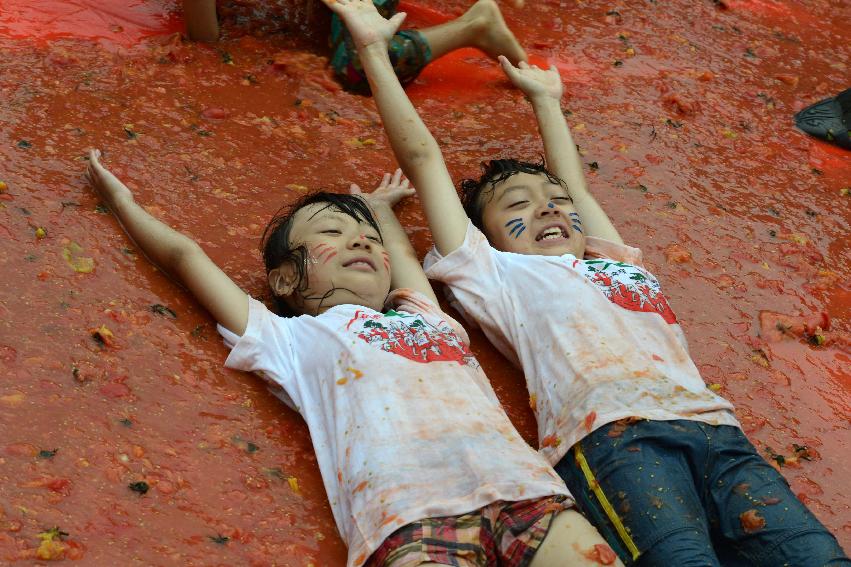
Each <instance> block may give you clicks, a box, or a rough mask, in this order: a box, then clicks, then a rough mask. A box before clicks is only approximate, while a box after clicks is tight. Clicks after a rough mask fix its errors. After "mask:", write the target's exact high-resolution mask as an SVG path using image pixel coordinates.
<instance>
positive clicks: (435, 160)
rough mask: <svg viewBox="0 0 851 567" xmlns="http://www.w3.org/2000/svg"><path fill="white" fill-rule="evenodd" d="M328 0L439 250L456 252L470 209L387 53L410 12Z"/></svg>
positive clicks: (363, 1) (366, 0)
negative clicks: (384, 13) (387, 12)
mask: <svg viewBox="0 0 851 567" xmlns="http://www.w3.org/2000/svg"><path fill="white" fill-rule="evenodd" d="M324 2H325V3H326V4H327V5H328V7H329V8H331V10H333V11H334V12H335V13H336V14H337V15H339V16H340V18H341V19H342V20H343V22H345V24H346V26H347V27H348V29H349V32H350V33H351V35H352V38H353V39H354V42H355V45H356V46H357V49H358V55H360V60H361V63H362V65H363V68H364V71H366V75H367V78H368V79H369V86H370V88H371V89H372V95H373V97H374V99H375V103H376V105H377V106H378V112H379V113H380V114H381V119H382V121H383V122H384V130H385V131H386V132H387V137H388V138H389V139H390V145H391V146H392V148H393V152H394V153H395V154H396V159H397V160H398V161H399V165H401V166H402V170H403V171H404V172H405V175H407V176H408V178H409V179H410V180H411V182H412V183H413V185H414V187H416V188H417V193H418V194H419V195H420V199H421V200H422V203H423V208H424V209H425V213H426V217H427V218H428V221H429V226H430V227H431V233H432V238H433V239H434V243H435V245H436V246H437V250H438V251H439V252H440V253H441V254H448V253H450V252H452V251H453V250H455V249H456V248H458V247H459V246H460V245H461V244H462V243H463V242H464V236H465V234H466V231H467V222H468V221H467V215H466V213H465V212H464V207H462V206H461V201H460V200H459V199H458V193H457V192H456V191H455V186H454V185H453V183H452V178H451V177H450V176H449V172H448V171H447V169H446V164H445V163H444V161H443V155H442V154H441V152H440V147H439V146H438V145H437V141H435V139H434V137H433V136H432V135H431V132H429V131H428V128H426V126H425V124H423V121H422V120H421V119H420V117H419V115H418V114H417V111H416V110H415V109H414V106H413V105H412V104H411V101H410V100H409V99H408V95H406V94H405V91H404V89H402V85H400V84H399V79H398V78H396V74H395V73H394V72H393V66H392V65H391V64H390V58H389V57H388V55H387V42H388V40H389V39H390V38H391V37H393V34H394V33H395V32H396V30H397V29H398V27H399V25H400V24H401V23H402V20H403V19H404V18H405V14H404V13H399V14H396V15H395V16H393V17H392V18H391V19H390V20H385V19H384V18H382V17H381V15H380V14H379V13H378V12H377V11H376V9H375V6H373V4H372V1H371V0H337V1H334V0H324Z"/></svg>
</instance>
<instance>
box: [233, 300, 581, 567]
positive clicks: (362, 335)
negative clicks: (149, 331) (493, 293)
mask: <svg viewBox="0 0 851 567" xmlns="http://www.w3.org/2000/svg"><path fill="white" fill-rule="evenodd" d="M388 304H389V305H392V306H393V307H394V308H395V310H392V309H391V310H390V311H388V312H387V313H380V312H378V311H373V310H372V309H369V308H366V307H362V306H358V305H338V306H336V307H332V308H331V309H329V310H328V311H326V312H325V313H323V314H321V315H319V316H316V317H312V316H301V317H295V318H284V317H279V316H277V315H275V314H274V313H272V312H271V311H269V310H268V309H267V308H266V307H265V306H264V305H263V304H262V303H260V302H258V301H256V300H254V299H249V317H248V327H247V328H246V330H245V334H243V335H242V337H238V336H237V335H234V334H233V333H231V332H230V331H228V330H227V329H225V328H224V327H222V326H219V332H220V333H221V334H222V336H223V337H224V339H225V344H227V345H228V346H229V347H230V348H231V349H232V350H231V353H230V355H229V356H228V358H227V361H226V362H225V366H227V367H228V368H236V369H239V370H246V371H260V372H261V373H262V374H263V376H264V377H265V378H266V379H267V380H269V381H270V382H273V383H274V384H277V385H280V387H282V388H283V389H284V390H285V391H286V394H287V395H288V398H289V403H291V405H292V406H293V407H294V408H296V409H297V410H298V411H299V412H300V413H301V415H302V416H303V417H304V420H305V421H306V422H307V426H308V428H309V429H310V436H311V439H312V440H313V447H314V449H315V451H316V457H317V460H318V462H319V469H320V472H321V473H322V480H323V482H324V483H325V490H326V491H327V492H328V500H329V501H330V503H331V508H332V510H333V512H334V519H335V520H336V522H337V528H338V530H339V531H340V534H341V536H342V537H343V540H344V541H345V542H346V543H347V545H348V546H349V556H348V565H349V566H358V565H361V564H363V562H364V561H366V559H367V558H368V557H369V556H370V555H371V554H372V553H373V552H374V551H375V550H376V549H377V548H378V547H379V546H380V545H381V543H382V542H383V541H384V539H386V538H387V537H388V536H389V535H390V534H391V533H392V532H394V531H395V530H397V529H398V528H400V527H401V526H404V525H406V524H409V523H411V522H415V521H417V520H421V519H424V518H429V517H438V516H453V515H458V514H464V513H467V512H471V511H473V510H476V509H478V508H481V507H483V506H486V505H487V504H490V503H492V502H495V501H498V500H506V501H518V500H527V499H532V498H539V497H545V496H551V495H556V494H564V495H569V492H568V491H567V488H566V487H565V486H564V483H563V482H562V481H561V479H560V478H559V477H558V475H557V474H556V473H555V471H553V470H552V468H551V467H550V465H549V464H548V463H547V462H546V460H545V459H544V458H542V457H541V456H540V455H539V454H538V453H537V452H535V451H534V450H533V449H532V448H531V447H529V446H528V444H527V443H526V442H525V441H524V440H523V439H522V437H520V435H519V434H518V433H517V431H516V430H515V429H514V427H513V426H512V425H511V422H510V421H509V420H508V417H507V416H506V415H505V412H504V411H503V410H502V407H501V406H500V405H499V402H498V401H497V398H496V396H495V395H494V392H493V390H492V389H491V386H490V382H489V381H488V379H487V377H486V376H485V375H484V373H483V372H482V370H481V367H480V366H479V364H478V363H477V362H476V359H475V358H474V357H473V355H472V354H471V353H470V350H469V348H468V346H467V343H468V338H467V336H466V333H464V330H463V329H462V328H461V327H460V326H459V325H458V324H457V323H456V322H455V321H453V320H452V319H451V318H449V317H448V316H447V315H445V314H444V313H443V312H441V311H440V309H439V308H438V307H437V306H436V305H434V304H433V303H432V302H431V301H429V300H428V299H427V298H426V297H424V296H422V295H421V294H417V293H415V292H412V291H410V290H397V291H396V292H394V293H393V294H391V296H390V298H389V299H388ZM283 399H285V401H287V398H286V397H284V398H283Z"/></svg>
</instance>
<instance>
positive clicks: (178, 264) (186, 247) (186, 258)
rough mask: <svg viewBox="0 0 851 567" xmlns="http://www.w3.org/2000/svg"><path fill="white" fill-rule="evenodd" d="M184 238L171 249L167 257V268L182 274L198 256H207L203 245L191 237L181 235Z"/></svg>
mask: <svg viewBox="0 0 851 567" xmlns="http://www.w3.org/2000/svg"><path fill="white" fill-rule="evenodd" d="M181 236H182V238H180V239H179V241H178V242H176V243H175V245H174V246H173V247H172V249H171V250H169V254H168V256H167V259H166V264H167V265H166V268H167V269H168V271H169V272H171V273H173V274H178V275H182V274H183V273H184V272H185V271H186V269H187V268H188V267H189V266H190V265H191V264H192V263H193V260H195V259H196V258H198V257H201V256H205V252H204V250H203V249H202V248H201V246H200V245H199V244H198V243H197V242H195V241H194V240H192V239H191V238H188V237H185V236H183V235H181Z"/></svg>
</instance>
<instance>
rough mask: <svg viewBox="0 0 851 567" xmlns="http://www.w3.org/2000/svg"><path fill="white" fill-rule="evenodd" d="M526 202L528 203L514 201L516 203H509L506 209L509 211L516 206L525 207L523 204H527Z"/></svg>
mask: <svg viewBox="0 0 851 567" xmlns="http://www.w3.org/2000/svg"><path fill="white" fill-rule="evenodd" d="M528 202H529V201H516V202H514V203H511V204H510V205H508V208H509V209H513V208H514V207H517V206H519V205H525V204H526V203H528Z"/></svg>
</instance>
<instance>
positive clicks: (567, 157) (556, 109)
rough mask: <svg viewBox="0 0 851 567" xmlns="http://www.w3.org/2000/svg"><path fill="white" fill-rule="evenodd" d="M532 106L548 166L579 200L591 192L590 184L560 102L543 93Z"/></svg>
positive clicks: (534, 99)
mask: <svg viewBox="0 0 851 567" xmlns="http://www.w3.org/2000/svg"><path fill="white" fill-rule="evenodd" d="M532 109H533V110H534V111H535V119H536V120H537V121H538V129H539V130H540V132H541V139H542V140H543V142H544V153H545V155H546V157H547V166H548V167H549V169H550V171H552V172H553V173H555V174H556V175H557V176H559V177H561V178H562V179H563V180H564V182H565V183H567V186H568V188H570V194H571V196H572V197H573V198H574V199H576V198H577V197H579V196H580V195H581V194H582V193H586V192H587V191H588V186H587V184H586V183H585V176H584V175H583V174H582V161H581V160H580V159H579V152H578V151H577V150H576V144H575V143H574V141H573V136H572V135H571V134H570V128H568V126H567V121H566V120H565V119H564V115H563V114H562V112H561V104H560V102H559V101H558V100H556V99H554V98H552V97H550V96H545V95H542V96H539V97H537V98H533V99H532Z"/></svg>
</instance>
